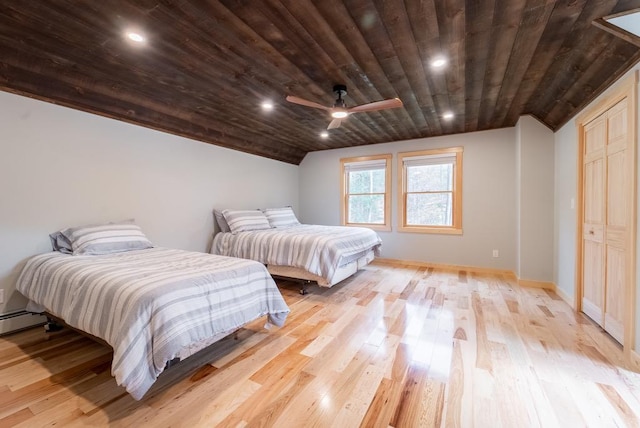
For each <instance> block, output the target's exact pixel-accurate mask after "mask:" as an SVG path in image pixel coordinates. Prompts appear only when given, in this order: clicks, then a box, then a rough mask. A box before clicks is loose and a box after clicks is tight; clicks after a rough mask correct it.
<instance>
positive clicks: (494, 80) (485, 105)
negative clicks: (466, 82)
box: [478, 0, 526, 129]
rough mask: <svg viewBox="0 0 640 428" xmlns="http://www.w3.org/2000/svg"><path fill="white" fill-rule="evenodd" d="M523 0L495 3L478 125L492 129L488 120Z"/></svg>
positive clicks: (494, 109)
mask: <svg viewBox="0 0 640 428" xmlns="http://www.w3.org/2000/svg"><path fill="white" fill-rule="evenodd" d="M525 7H526V0H496V5H495V7H494V17H493V22H494V25H493V29H492V31H491V41H490V42H489V45H490V48H489V58H488V64H489V66H488V67H487V72H486V75H485V77H484V86H483V88H482V102H481V103H480V115H479V117H478V128H479V129H491V128H492V127H493V126H495V124H494V123H493V122H492V121H491V120H492V118H493V116H494V114H495V111H496V108H497V102H498V95H499V93H500V89H501V87H502V83H503V81H504V76H505V74H506V72H507V66H508V64H509V57H510V56H511V53H512V52H513V44H514V43H515V40H516V36H517V34H518V28H519V26H520V22H521V21H522V14H523V13H524V8H525Z"/></svg>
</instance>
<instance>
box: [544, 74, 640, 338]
mask: <svg viewBox="0 0 640 428" xmlns="http://www.w3.org/2000/svg"><path fill="white" fill-rule="evenodd" d="M637 70H640V65H636V66H635V67H634V68H633V69H632V70H630V71H629V72H627V73H626V74H625V75H623V76H622V77H621V78H620V79H618V81H617V82H616V83H615V84H614V85H612V86H611V87H610V88H609V89H607V90H606V91H605V92H604V93H603V94H601V95H600V96H599V97H598V98H596V99H595V100H594V101H593V102H592V103H591V104H589V105H588V106H587V107H585V109H584V110H586V109H588V108H591V107H592V106H593V105H594V104H596V103H598V102H600V101H601V100H602V98H604V97H607V96H608V95H609V94H611V92H613V91H615V90H616V89H617V87H618V86H619V83H620V82H621V81H623V80H625V79H626V78H628V77H629V76H630V75H631V74H632V73H635V72H636V71H637ZM584 110H583V111H584ZM554 138H555V165H556V167H555V184H554V187H555V201H556V203H555V213H554V217H555V230H554V260H555V261H554V281H555V283H556V286H557V287H558V288H560V291H561V292H562V293H563V294H564V295H565V296H567V297H569V298H573V297H574V295H575V280H576V278H575V268H576V259H575V256H576V239H577V238H576V215H577V213H576V208H574V207H573V206H572V203H571V200H572V199H573V200H574V201H575V197H576V191H577V185H578V184H577V165H576V163H577V159H578V152H577V151H578V133H577V130H576V121H575V118H574V119H572V120H570V121H569V122H567V124H565V125H564V126H563V127H562V128H560V129H559V130H558V131H557V132H556V133H555V135H554ZM636 147H638V142H637V141H636ZM636 150H637V149H636ZM637 161H638V160H637V159H636V162H637ZM639 178H640V174H639ZM638 184H639V185H640V182H639V183H638ZM638 189H640V187H638ZM638 202H640V199H638ZM637 212H640V206H639V207H638V211H637ZM636 222H637V219H636ZM636 238H637V241H636V248H637V249H639V250H640V239H638V238H640V235H638V236H637V237H636ZM636 255H637V256H638V259H637V260H636V272H637V273H640V251H638V252H637V253H636ZM636 280H637V283H636V290H639V289H640V275H636ZM639 311H640V291H638V292H636V314H637V313H638V312H639ZM635 342H636V346H637V345H638V344H640V319H639V318H638V317H636V340H635ZM636 349H637V348H636Z"/></svg>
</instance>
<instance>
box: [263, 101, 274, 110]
mask: <svg viewBox="0 0 640 428" xmlns="http://www.w3.org/2000/svg"><path fill="white" fill-rule="evenodd" d="M262 110H267V111H269V110H273V103H272V102H271V101H265V102H263V103H262Z"/></svg>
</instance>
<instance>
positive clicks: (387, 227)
mask: <svg viewBox="0 0 640 428" xmlns="http://www.w3.org/2000/svg"><path fill="white" fill-rule="evenodd" d="M342 225H343V226H347V227H366V228H368V229H371V230H378V231H381V232H391V226H390V225H387V224H369V223H343V224H342Z"/></svg>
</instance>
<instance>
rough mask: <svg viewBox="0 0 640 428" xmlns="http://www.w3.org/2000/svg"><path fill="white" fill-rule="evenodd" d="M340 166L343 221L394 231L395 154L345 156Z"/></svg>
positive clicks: (348, 223)
mask: <svg viewBox="0 0 640 428" xmlns="http://www.w3.org/2000/svg"><path fill="white" fill-rule="evenodd" d="M340 165H341V167H342V176H341V177H342V180H341V188H342V200H341V207H340V208H341V220H342V224H343V225H346V226H367V227H370V228H372V229H376V230H391V191H390V188H391V155H390V154H388V155H376V156H363V157H358V158H344V159H340Z"/></svg>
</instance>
